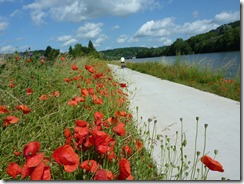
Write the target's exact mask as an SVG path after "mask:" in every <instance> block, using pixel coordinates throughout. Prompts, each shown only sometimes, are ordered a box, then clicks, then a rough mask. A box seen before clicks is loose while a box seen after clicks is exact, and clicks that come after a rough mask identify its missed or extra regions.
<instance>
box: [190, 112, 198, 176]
mask: <svg viewBox="0 0 244 184" xmlns="http://www.w3.org/2000/svg"><path fill="white" fill-rule="evenodd" d="M196 120H197V126H196V137H195V150H194V161H193V168H192V173H191V179H192V180H193V178H194V177H195V172H196V164H197V161H196V155H197V137H198V120H199V117H196Z"/></svg>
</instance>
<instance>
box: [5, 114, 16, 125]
mask: <svg viewBox="0 0 244 184" xmlns="http://www.w3.org/2000/svg"><path fill="white" fill-rule="evenodd" d="M18 121H19V118H17V117H15V116H7V117H6V118H5V119H4V123H3V125H4V126H7V125H8V124H14V123H17V122H18Z"/></svg>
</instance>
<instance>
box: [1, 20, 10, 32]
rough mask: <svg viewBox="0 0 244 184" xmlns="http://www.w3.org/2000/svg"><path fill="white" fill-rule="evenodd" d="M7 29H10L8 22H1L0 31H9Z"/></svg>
mask: <svg viewBox="0 0 244 184" xmlns="http://www.w3.org/2000/svg"><path fill="white" fill-rule="evenodd" d="M7 27H8V22H5V21H2V22H1V21H0V31H3V30H5V29H7Z"/></svg>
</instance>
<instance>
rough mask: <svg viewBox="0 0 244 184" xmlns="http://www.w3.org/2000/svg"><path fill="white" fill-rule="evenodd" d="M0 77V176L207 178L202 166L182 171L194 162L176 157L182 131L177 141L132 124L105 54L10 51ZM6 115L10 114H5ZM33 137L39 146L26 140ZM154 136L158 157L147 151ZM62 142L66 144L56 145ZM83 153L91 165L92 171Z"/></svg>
mask: <svg viewBox="0 0 244 184" xmlns="http://www.w3.org/2000/svg"><path fill="white" fill-rule="evenodd" d="M0 80H1V83H0V94H1V95H0V121H1V126H0V134H1V140H0V148H1V149H0V163H1V164H0V178H1V179H3V180H11V179H17V180H20V179H24V180H28V179H38V180H40V179H51V180H93V179H103V180H105V179H113V180H117V179H134V180H176V179H180V180H184V179H199V180H203V179H207V173H206V172H204V174H203V175H199V176H194V177H192V178H189V177H187V176H188V174H189V172H191V171H193V170H194V169H195V170H198V169H200V168H198V167H196V166H195V165H189V164H190V163H188V162H186V160H185V159H183V158H182V156H183V154H182V152H181V151H179V150H182V149H183V148H182V147H184V146H185V143H184V142H185V139H182V136H183V135H182V133H181V134H180V135H179V136H181V143H180V145H181V146H180V148H178V147H177V146H176V144H175V145H171V141H170V140H169V139H168V138H167V135H165V136H162V135H157V134H156V127H154V129H153V130H154V131H153V132H152V133H151V132H150V131H149V130H148V129H141V128H139V127H138V123H137V122H135V118H134V119H133V118H132V115H131V114H130V111H129V101H128V99H127V94H126V93H127V90H126V89H127V84H126V83H121V81H115V80H114V79H113V74H112V73H111V71H110V69H109V68H108V66H107V63H106V62H105V61H101V60H96V59H93V58H77V59H70V58H68V57H67V58H61V57H58V58H57V59H56V60H55V61H45V62H44V61H42V62H40V61H38V60H33V61H32V60H31V61H30V60H28V62H27V60H26V59H23V58H22V59H19V58H18V57H17V58H16V57H12V58H9V59H8V60H6V61H4V62H3V63H2V65H1V69H0ZM30 89H31V90H30ZM27 92H29V93H27ZM20 105H26V106H27V107H28V108H29V109H28V108H25V109H21V108H19V106H20ZM9 116H12V117H13V116H14V117H16V118H18V120H17V121H16V122H11V121H7V119H8V117H9ZM137 121H139V120H138V119H137ZM145 123H146V122H145ZM155 125H156V123H155ZM145 127H147V125H146V126H145ZM181 132H182V131H181ZM101 140H102V141H101ZM33 142H34V143H35V145H36V142H38V144H40V148H37V147H34V146H30V143H33ZM156 142H159V143H162V163H160V164H159V163H156V162H155V161H154V160H153V159H152V158H151V153H152V151H153V147H154V145H155V144H156ZM65 146H66V147H65ZM67 146H68V148H69V151H67V152H65V151H64V149H61V150H62V151H60V148H64V147H65V148H67ZM146 148H147V149H146ZM29 149H30V150H31V152H28V154H27V155H26V150H29ZM171 149H172V152H170V151H171ZM193 150H194V149H193ZM54 153H55V154H54ZM178 153H181V154H180V155H179V154H178ZM42 154H43V155H45V157H44V158H42V159H40V157H39V156H41V155H42ZM62 154H64V155H62ZM165 154H166V155H168V156H167V157H165V156H164V155H165ZM198 156H199V155H198ZM76 158H78V160H77V159H76ZM180 158H181V161H180V162H179V159H180ZM91 160H92V161H94V162H95V163H96V164H95V165H97V166H96V167H95V168H93V170H92V169H91V168H90V167H91ZM86 162H89V163H88V164H86ZM94 162H93V163H94ZM198 162H199V157H197V158H195V159H194V164H196V163H198ZM13 165H14V166H15V167H13ZM16 165H18V167H17V166H16ZM84 165H85V166H84ZM158 166H160V168H161V169H159V167H158ZM19 168H21V171H20V169H19ZM203 169H204V170H207V168H206V167H204V168H203ZM188 170H189V171H188ZM13 172H14V173H13ZM44 176H45V177H44Z"/></svg>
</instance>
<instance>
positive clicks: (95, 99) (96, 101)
mask: <svg viewBox="0 0 244 184" xmlns="http://www.w3.org/2000/svg"><path fill="white" fill-rule="evenodd" d="M92 98H93V102H94V104H99V105H101V104H103V100H102V99H101V98H98V97H97V96H96V95H93V96H92Z"/></svg>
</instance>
